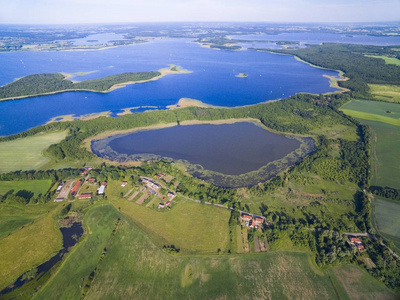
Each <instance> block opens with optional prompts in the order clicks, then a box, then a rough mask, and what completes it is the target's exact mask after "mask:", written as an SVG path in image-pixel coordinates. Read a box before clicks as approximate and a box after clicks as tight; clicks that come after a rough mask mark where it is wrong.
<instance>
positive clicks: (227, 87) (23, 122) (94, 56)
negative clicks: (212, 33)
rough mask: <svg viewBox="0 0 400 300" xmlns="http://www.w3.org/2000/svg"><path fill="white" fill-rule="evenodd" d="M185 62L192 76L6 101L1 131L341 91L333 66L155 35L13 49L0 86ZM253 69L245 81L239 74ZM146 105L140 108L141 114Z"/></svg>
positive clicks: (3, 57) (0, 61) (2, 58)
mask: <svg viewBox="0 0 400 300" xmlns="http://www.w3.org/2000/svg"><path fill="white" fill-rule="evenodd" d="M169 64H175V65H179V66H182V67H183V68H185V69H188V70H191V71H193V73H190V74H181V75H169V76H166V77H164V78H161V79H160V80H157V81H152V82H148V83H144V84H135V85H130V86H127V87H125V88H122V89H118V90H115V91H113V92H111V93H106V94H101V93H91V92H68V93H63V94H57V95H49V96H41V97H32V98H27V99H22V100H17V101H6V102H1V103H0V135H10V134H13V133H18V132H21V131H25V130H27V129H29V128H31V127H35V126H37V125H41V124H44V123H46V122H47V121H49V120H50V119H51V118H53V117H56V116H61V115H67V114H76V115H78V116H79V115H85V114H90V113H97V112H102V111H111V112H113V113H118V112H121V110H122V109H124V108H128V107H138V106H156V107H157V108H160V109H164V108H165V107H166V106H168V105H171V104H176V103H177V102H178V100H179V99H180V98H182V97H187V98H194V99H198V100H201V101H203V102H205V103H208V104H212V105H218V106H227V107H234V106H243V105H249V104H255V103H260V102H264V101H268V100H271V99H278V98H285V97H287V96H290V95H294V94H296V93H299V92H310V93H317V94H318V93H325V92H332V91H335V89H334V88H331V87H329V80H328V79H327V78H324V77H323V76H322V75H323V74H327V75H331V76H332V75H334V76H336V75H337V72H335V71H329V70H322V69H318V68H313V67H311V66H309V65H307V64H305V63H302V62H299V61H296V60H295V59H294V57H292V56H287V55H277V54H271V53H261V52H256V51H221V50H212V49H208V48H204V47H200V46H199V45H197V44H195V43H193V42H192V41H191V40H188V39H166V40H156V41H154V42H151V43H144V44H137V45H131V46H122V47H117V48H111V49H106V50H99V51H63V52H12V53H1V54H0V65H1V70H0V85H4V84H7V83H10V82H12V81H13V80H14V79H15V78H19V77H22V76H27V75H30V74H37V73H46V72H47V73H53V72H67V73H74V72H87V71H96V72H94V73H91V74H88V75H85V76H78V77H75V78H74V79H76V80H84V79H94V78H99V77H104V76H108V75H112V74H116V73H122V72H138V71H153V70H158V69H161V68H165V67H168V65H169ZM239 73H247V74H248V77H247V78H237V77H235V75H237V74H239ZM145 109H146V108H142V109H139V110H138V111H143V110H145Z"/></svg>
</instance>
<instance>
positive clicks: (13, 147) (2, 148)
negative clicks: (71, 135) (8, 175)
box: [0, 132, 67, 173]
mask: <svg viewBox="0 0 400 300" xmlns="http://www.w3.org/2000/svg"><path fill="white" fill-rule="evenodd" d="M66 135H67V133H66V132H52V133H43V134H37V135H34V136H30V137H25V138H20V139H16V140H13V141H5V142H0V172H2V173H4V172H10V171H17V170H32V169H39V168H41V167H44V166H45V165H46V164H47V163H49V162H50V158H48V157H46V156H45V155H44V154H43V152H44V150H46V149H47V148H48V147H49V146H50V145H52V144H56V143H58V142H60V141H61V140H63V139H64V138H65V137H66Z"/></svg>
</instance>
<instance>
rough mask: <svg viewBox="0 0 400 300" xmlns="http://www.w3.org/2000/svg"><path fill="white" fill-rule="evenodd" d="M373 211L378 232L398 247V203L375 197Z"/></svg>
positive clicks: (399, 224) (399, 209) (399, 219)
mask: <svg viewBox="0 0 400 300" xmlns="http://www.w3.org/2000/svg"><path fill="white" fill-rule="evenodd" d="M374 212H375V219H376V223H377V226H378V229H379V232H381V233H382V234H383V235H384V236H385V237H387V238H388V239H390V240H392V241H393V242H394V243H395V245H396V246H397V248H398V249H400V218H399V216H400V203H396V202H394V201H388V200H382V199H378V198H375V207H374Z"/></svg>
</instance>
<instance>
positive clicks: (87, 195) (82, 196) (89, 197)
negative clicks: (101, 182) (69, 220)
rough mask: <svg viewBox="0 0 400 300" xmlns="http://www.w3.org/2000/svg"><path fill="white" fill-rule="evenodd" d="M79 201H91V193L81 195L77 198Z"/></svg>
mask: <svg viewBox="0 0 400 300" xmlns="http://www.w3.org/2000/svg"><path fill="white" fill-rule="evenodd" d="M78 198H79V199H92V193H83V194H80V195H79V196H78Z"/></svg>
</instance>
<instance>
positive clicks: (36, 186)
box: [0, 179, 51, 197]
mask: <svg viewBox="0 0 400 300" xmlns="http://www.w3.org/2000/svg"><path fill="white" fill-rule="evenodd" d="M50 186H51V180H50V179H44V180H20V181H0V195H4V194H5V193H7V192H8V191H10V190H14V194H15V193H16V192H18V191H20V190H26V191H30V192H33V196H34V197H37V196H38V195H39V194H45V193H46V192H47V191H48V190H49V188H50Z"/></svg>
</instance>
